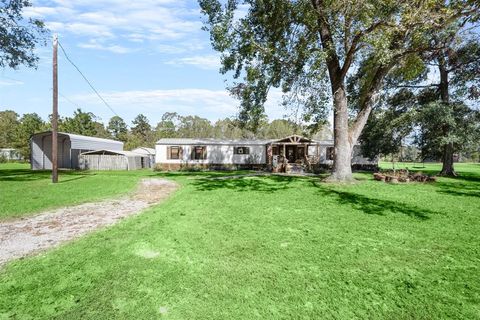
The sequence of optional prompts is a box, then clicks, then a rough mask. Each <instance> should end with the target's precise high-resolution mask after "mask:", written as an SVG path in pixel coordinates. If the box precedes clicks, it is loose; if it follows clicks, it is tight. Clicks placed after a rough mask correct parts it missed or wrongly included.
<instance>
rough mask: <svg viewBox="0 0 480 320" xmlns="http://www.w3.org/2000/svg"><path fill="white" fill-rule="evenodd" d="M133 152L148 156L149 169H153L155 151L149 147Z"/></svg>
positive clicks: (139, 148)
mask: <svg viewBox="0 0 480 320" xmlns="http://www.w3.org/2000/svg"><path fill="white" fill-rule="evenodd" d="M132 152H134V153H138V154H141V155H144V156H148V159H149V163H148V166H147V168H152V167H153V166H154V165H155V149H153V148H147V147H138V148H136V149H133V150H132Z"/></svg>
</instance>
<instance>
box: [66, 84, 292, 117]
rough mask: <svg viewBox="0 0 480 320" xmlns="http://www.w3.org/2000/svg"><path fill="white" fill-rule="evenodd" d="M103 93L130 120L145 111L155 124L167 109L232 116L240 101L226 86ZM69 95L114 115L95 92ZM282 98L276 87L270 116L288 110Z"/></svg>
mask: <svg viewBox="0 0 480 320" xmlns="http://www.w3.org/2000/svg"><path fill="white" fill-rule="evenodd" d="M101 95H102V97H104V98H105V100H106V101H107V102H108V103H109V104H110V105H111V106H112V108H113V109H114V110H115V111H116V112H117V113H118V114H119V115H120V116H121V117H123V118H124V119H125V120H127V121H131V120H132V119H133V118H134V117H135V116H136V115H137V114H139V113H143V114H145V115H146V116H147V117H148V118H149V119H150V123H152V124H156V123H157V122H158V121H159V119H160V118H161V116H162V114H164V113H165V112H177V113H179V114H182V115H198V116H201V117H205V118H208V119H210V120H217V119H220V118H225V117H232V116H235V115H236V114H237V113H238V105H239V103H238V101H237V100H236V99H234V98H233V97H231V96H230V94H229V93H228V92H227V91H226V90H207V89H194V88H187V89H172V90H146V91H140V90H137V91H118V92H101ZM70 98H71V99H72V100H73V101H75V102H76V103H78V104H79V105H81V106H84V109H85V110H88V111H92V112H94V113H95V114H96V115H98V116H100V117H101V118H102V119H104V120H108V119H109V118H110V117H111V116H112V113H111V112H110V111H109V110H108V109H107V108H106V106H105V105H103V104H102V102H101V101H100V100H99V98H98V97H97V96H96V95H95V94H78V95H73V96H71V97H70ZM280 98H281V93H279V92H277V91H276V90H274V91H272V93H271V94H270V96H269V100H268V102H267V103H266V105H265V107H266V111H267V114H268V116H269V117H270V118H279V117H282V116H283V114H284V113H285V111H284V109H283V107H282V106H281V104H280ZM66 107H69V106H68V105H67V106H66Z"/></svg>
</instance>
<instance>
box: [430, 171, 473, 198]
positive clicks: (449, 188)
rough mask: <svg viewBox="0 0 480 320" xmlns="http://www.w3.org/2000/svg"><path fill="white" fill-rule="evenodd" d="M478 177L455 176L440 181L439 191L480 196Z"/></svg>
mask: <svg viewBox="0 0 480 320" xmlns="http://www.w3.org/2000/svg"><path fill="white" fill-rule="evenodd" d="M477 179H478V177H473V176H470V177H455V178H451V180H450V181H442V182H440V183H438V192H440V193H444V194H447V195H452V196H460V197H475V198H477V197H480V181H478V182H477Z"/></svg>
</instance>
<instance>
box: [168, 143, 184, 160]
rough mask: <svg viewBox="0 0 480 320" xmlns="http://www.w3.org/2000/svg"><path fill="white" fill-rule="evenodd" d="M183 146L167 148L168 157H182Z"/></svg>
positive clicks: (174, 158)
mask: <svg viewBox="0 0 480 320" xmlns="http://www.w3.org/2000/svg"><path fill="white" fill-rule="evenodd" d="M181 154H182V148H181V147H178V146H174V147H168V148H167V159H171V160H178V159H180V158H181Z"/></svg>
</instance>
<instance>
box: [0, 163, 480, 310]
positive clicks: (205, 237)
mask: <svg viewBox="0 0 480 320" xmlns="http://www.w3.org/2000/svg"><path fill="white" fill-rule="evenodd" d="M382 166H384V167H385V166H388V164H382ZM407 166H408V165H407ZM409 168H410V167H409ZM438 168H439V166H438V165H436V167H433V166H430V165H429V166H428V167H427V168H424V169H422V170H423V171H424V172H434V170H437V169H438ZM457 170H458V171H459V172H460V173H461V174H462V176H461V177H459V178H455V179H452V178H440V179H439V181H438V182H437V183H434V184H416V183H411V184H407V185H402V184H399V185H390V184H384V183H381V182H376V181H373V180H372V179H371V175H370V174H362V173H360V174H356V177H357V179H359V182H358V183H356V184H352V185H346V186H345V185H335V184H325V183H322V182H320V180H319V179H318V178H296V177H285V176H269V177H248V178H242V179H228V180H218V179H217V180H214V179H211V177H213V176H219V175H222V174H221V173H191V174H187V173H177V174H175V173H172V174H168V173H157V174H156V176H158V177H167V178H169V179H173V180H175V181H178V182H179V183H180V184H181V185H182V188H180V189H179V190H178V191H177V192H176V193H175V194H174V195H173V196H172V197H171V198H169V199H168V200H167V201H165V202H164V203H162V204H160V205H158V206H155V207H153V208H151V209H149V210H147V211H146V212H145V213H143V214H142V215H138V216H134V217H131V218H129V219H127V220H124V221H122V222H121V223H119V224H118V225H115V226H113V227H110V228H108V229H105V230H102V231H98V232H96V233H93V234H91V235H89V236H86V237H84V238H82V239H79V240H77V241H74V242H71V243H68V244H66V245H64V246H62V247H60V248H58V249H55V250H52V251H50V252H48V253H46V254H43V255H40V256H37V257H32V258H27V259H23V260H19V261H14V262H12V263H10V264H8V265H7V266H6V267H4V268H3V269H2V270H0V319H2V316H3V318H7V319H8V318H13V319H79V318H82V319H114V318H115V319H157V318H160V317H165V318H167V319H355V318H362V319H446V318H451V319H479V318H480V246H479V244H480V216H479V215H480V165H478V164H465V165H457ZM146 174H150V173H146V172H136V173H129V174H119V173H118V172H112V173H102V174H97V175H95V176H93V177H90V176H89V177H88V179H98V180H96V181H97V182H96V183H102V184H103V181H104V180H105V181H116V179H119V178H118V177H119V176H120V177H122V178H123V179H125V181H127V180H128V179H130V180H132V182H131V183H134V182H135V181H136V179H138V178H139V177H141V176H144V175H146ZM72 178H73V176H72ZM42 179H43V178H42ZM86 179H87V178H85V179H83V178H82V179H77V180H73V179H72V181H70V182H69V183H70V185H71V186H70V188H80V187H78V186H75V185H77V184H82V183H85V181H87V180H86ZM100 181H101V182H100ZM2 183H3V182H2ZM28 183H31V181H28ZM25 185H28V184H25ZM44 185H47V186H48V184H47V183H46V182H44ZM59 185H60V184H59ZM64 185H67V183H65V184H64ZM20 186H21V185H17V188H19V189H18V190H19V191H17V192H18V197H17V199H18V200H19V201H20V199H24V197H25V193H24V192H21V191H20V188H21V187H20ZM55 187H56V186H55ZM59 190H61V188H60V187H59ZM2 192H3V189H2ZM59 193H60V191H59ZM2 196H3V194H2Z"/></svg>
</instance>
